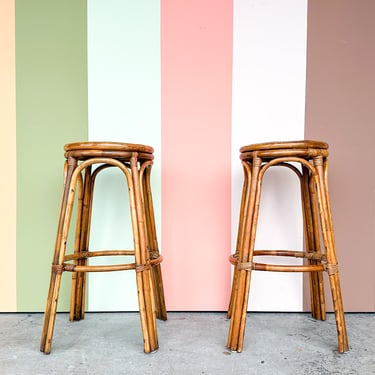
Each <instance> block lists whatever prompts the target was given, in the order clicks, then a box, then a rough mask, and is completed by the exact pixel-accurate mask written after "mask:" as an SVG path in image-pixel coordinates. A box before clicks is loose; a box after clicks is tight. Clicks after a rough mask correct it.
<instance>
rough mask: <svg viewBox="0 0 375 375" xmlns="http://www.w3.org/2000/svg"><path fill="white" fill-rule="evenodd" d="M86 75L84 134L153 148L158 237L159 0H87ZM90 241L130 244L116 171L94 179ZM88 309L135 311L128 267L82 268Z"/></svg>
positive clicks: (124, 200) (123, 196)
mask: <svg viewBox="0 0 375 375" xmlns="http://www.w3.org/2000/svg"><path fill="white" fill-rule="evenodd" d="M88 77H89V84H88V87H89V91H88V100H89V126H88V132H89V139H90V140H92V141H100V140H107V141H117V142H130V143H141V144H149V145H151V146H153V147H154V149H155V163H154V166H153V171H152V181H151V183H152V189H153V198H154V209H155V220H156V224H157V231H158V237H159V244H160V242H161V238H160V222H161V219H160V216H161V173H160V165H161V139H160V137H161V134H160V133H161V130H160V5H159V2H157V1H151V0H147V1H137V2H135V1H120V0H111V1H105V2H103V1H100V0H89V1H88ZM90 248H91V249H94V248H95V249H98V248H104V249H111V248H114V249H115V248H124V249H125V248H134V245H133V239H132V231H131V222H130V217H129V205H128V200H127V188H126V185H125V183H124V177H123V175H122V173H121V172H120V171H116V170H108V171H106V172H104V173H103V174H102V175H100V176H99V178H98V180H97V184H96V186H95V193H94V207H93V221H92V229H91V238H90ZM95 261H96V262H103V259H97V260H95ZM95 261H93V262H92V264H94V262H95ZM119 261H121V259H119ZM108 262H113V258H112V259H108ZM109 290H110V291H111V293H108V291H109ZM88 308H89V310H91V311H92V310H137V309H138V300H137V290H136V285H135V274H134V272H129V271H128V272H126V271H124V272H114V273H103V274H89V289H88Z"/></svg>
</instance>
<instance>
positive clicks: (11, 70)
mask: <svg viewBox="0 0 375 375" xmlns="http://www.w3.org/2000/svg"><path fill="white" fill-rule="evenodd" d="M0 7H1V9H0V124H1V148H0V160H1V161H2V169H3V170H2V172H3V174H2V176H3V178H2V181H1V184H0V207H1V210H0V238H1V246H0V259H1V261H0V285H1V287H0V311H16V309H17V306H16V99H15V30H14V29H15V21H14V20H15V18H14V17H15V12H14V0H3V1H2V2H1V6H0Z"/></svg>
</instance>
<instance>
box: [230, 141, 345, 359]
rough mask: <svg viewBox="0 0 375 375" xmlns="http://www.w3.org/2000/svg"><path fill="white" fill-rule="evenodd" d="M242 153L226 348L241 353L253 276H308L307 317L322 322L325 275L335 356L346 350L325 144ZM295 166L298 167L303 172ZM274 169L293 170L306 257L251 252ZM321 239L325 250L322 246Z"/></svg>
mask: <svg viewBox="0 0 375 375" xmlns="http://www.w3.org/2000/svg"><path fill="white" fill-rule="evenodd" d="M240 152H241V155H240V159H241V161H242V165H243V171H244V184H243V191H242V198H241V208H240V218H239V226H238V236H237V244H236V251H235V253H234V254H232V255H231V256H230V258H229V260H230V262H231V263H232V264H233V265H234V266H235V267H234V274H233V283H232V292H231V298H230V303H229V308H228V318H230V319H231V321H230V328H229V334H228V342H227V347H228V348H229V349H231V350H233V351H238V352H241V351H242V349H243V341H244V334H245V326H246V313H247V306H248V298H249V290H250V280H251V272H252V270H258V271H273V272H309V273H310V296H311V312H312V317H313V318H315V319H318V320H325V319H326V308H325V299H324V288H323V275H322V272H323V271H326V272H327V273H328V275H329V282H330V287H331V293H332V300H333V306H334V312H335V319H336V327H337V335H338V351H339V352H340V353H343V352H345V351H347V350H349V346H348V338H347V332H346V324H345V317H344V308H343V301H342V296H341V288H340V280H339V272H338V264H337V256H336V248H335V241H334V232H333V224H332V216H331V209H330V202H329V194H328V144H327V143H324V142H319V141H296V142H272V143H264V144H256V145H250V146H245V147H242V148H241V149H240ZM296 163H297V164H299V165H301V166H302V167H301V170H300V169H299V168H297V167H296ZM274 166H282V167H287V168H289V169H291V170H292V171H293V172H295V174H296V175H297V176H298V178H299V180H300V185H301V198H302V211H303V221H304V238H305V251H300V250H299V251H288V250H255V249H254V244H255V237H256V230H257V222H258V214H259V206H260V197H261V187H262V180H263V176H264V174H265V172H266V171H267V170H268V169H269V168H270V167H274ZM321 237H322V238H323V244H324V246H321V239H320V238H321ZM322 248H323V249H324V250H323V249H322ZM322 250H323V251H322ZM259 255H262V256H264V255H269V256H287V257H297V258H304V259H307V264H304V265H273V264H264V263H257V262H254V257H255V256H259Z"/></svg>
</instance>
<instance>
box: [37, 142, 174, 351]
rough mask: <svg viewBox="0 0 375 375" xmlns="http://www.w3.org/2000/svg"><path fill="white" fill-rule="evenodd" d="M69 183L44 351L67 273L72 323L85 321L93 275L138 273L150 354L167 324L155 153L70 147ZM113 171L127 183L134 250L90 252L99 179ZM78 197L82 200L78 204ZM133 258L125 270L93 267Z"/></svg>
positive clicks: (117, 146) (128, 146)
mask: <svg viewBox="0 0 375 375" xmlns="http://www.w3.org/2000/svg"><path fill="white" fill-rule="evenodd" d="M64 150H65V159H66V160H65V164H64V183H63V195H62V201H61V207H60V217H59V224H58V231H57V237H56V243H55V251H54V255H53V260H52V267H51V279H50V287H49V292H48V297H47V306H46V311H45V314H44V323H43V332H42V339H41V346H40V350H41V351H42V352H45V353H49V352H50V351H51V343H52V335H53V328H54V322H55V316H56V309H57V301H58V295H59V289H60V283H61V276H62V274H63V272H65V271H68V272H72V294H71V305H70V314H69V318H70V320H80V319H83V318H84V312H85V311H84V306H85V289H86V273H87V272H108V271H124V270H135V272H136V282H137V291H138V302H139V313H140V320H141V327H142V334H143V343H144V351H145V352H146V353H149V352H151V351H153V350H155V349H157V348H158V339H157V331H156V322H155V317H157V318H160V319H163V320H166V318H167V315H166V308H165V301H164V291H163V282H162V275H161V268H160V263H161V261H162V259H163V258H162V256H161V255H160V253H159V249H158V243H157V238H156V229H155V220H154V210H153V203H152V196H151V185H150V174H151V167H152V164H153V158H154V156H153V151H154V150H153V148H152V147H150V146H145V145H140V144H132V143H120V142H77V143H69V144H66V145H65V147H64ZM109 167H117V168H119V169H120V170H121V171H122V172H123V174H124V176H125V180H126V183H127V189H124V192H127V194H128V197H129V206H130V210H129V211H130V216H131V224H132V233H131V234H132V235H133V243H134V249H126V250H108V249H102V250H95V251H92V250H91V249H90V250H89V238H90V221H91V211H92V205H93V196H94V194H93V192H94V186H95V180H96V177H97V175H98V174H99V173H100V172H101V171H103V170H105V169H106V168H109ZM75 195H77V198H78V199H75ZM73 205H76V206H77V209H76V212H77V220H76V222H77V224H76V233H75V244H74V252H73V253H71V252H70V253H69V252H68V254H66V245H67V237H68V234H69V225H70V221H71V215H72V212H73ZM124 255H125V256H131V257H132V258H134V261H131V262H129V263H124V264H117V263H115V264H112V265H111V264H105V265H97V264H95V265H89V264H88V259H89V258H92V257H101V256H106V257H108V256H124Z"/></svg>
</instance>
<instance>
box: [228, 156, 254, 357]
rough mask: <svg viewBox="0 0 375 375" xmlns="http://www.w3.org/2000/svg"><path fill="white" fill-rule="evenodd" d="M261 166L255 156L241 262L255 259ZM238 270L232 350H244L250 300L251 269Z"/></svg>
mask: <svg viewBox="0 0 375 375" xmlns="http://www.w3.org/2000/svg"><path fill="white" fill-rule="evenodd" d="M260 166H261V159H259V158H254V161H253V171H252V177H251V183H250V192H249V194H250V200H249V205H248V214H247V216H246V220H245V228H244V231H245V232H244V240H243V244H242V246H241V248H240V252H239V263H251V262H252V261H253V254H254V244H255V233H256V226H257V220H258V213H259V200H260V184H261V182H260V180H259V171H260ZM237 272H238V274H237V282H236V284H235V285H233V287H234V288H236V290H235V296H234V300H233V308H232V316H231V321H230V327H229V334H228V342H227V347H228V348H229V349H230V350H237V351H238V352H242V347H243V340H244V335H245V326H246V314H247V305H248V300H249V290H250V281H251V269H248V270H245V269H238V270H237Z"/></svg>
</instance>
